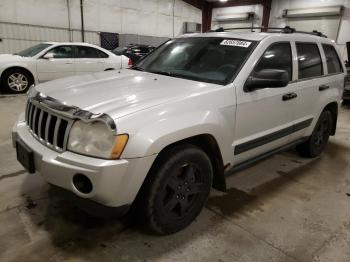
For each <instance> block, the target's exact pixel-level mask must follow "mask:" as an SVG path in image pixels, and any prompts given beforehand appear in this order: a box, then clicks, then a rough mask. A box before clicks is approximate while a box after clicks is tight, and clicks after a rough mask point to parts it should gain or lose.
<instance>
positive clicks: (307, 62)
mask: <svg viewBox="0 0 350 262" xmlns="http://www.w3.org/2000/svg"><path fill="white" fill-rule="evenodd" d="M296 48H297V53H298V65H299V70H298V78H299V79H305V78H312V77H318V76H322V75H323V67H322V59H321V54H320V51H319V49H318V45H317V44H316V43H296Z"/></svg>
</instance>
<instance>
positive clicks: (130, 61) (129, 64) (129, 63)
mask: <svg viewBox="0 0 350 262" xmlns="http://www.w3.org/2000/svg"><path fill="white" fill-rule="evenodd" d="M128 66H132V60H131V59H130V58H129V61H128Z"/></svg>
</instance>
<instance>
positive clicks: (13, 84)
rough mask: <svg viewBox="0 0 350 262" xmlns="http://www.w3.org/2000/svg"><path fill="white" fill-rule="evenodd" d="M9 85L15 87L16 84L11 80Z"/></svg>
mask: <svg viewBox="0 0 350 262" xmlns="http://www.w3.org/2000/svg"><path fill="white" fill-rule="evenodd" d="M8 85H9V87H15V86H16V84H15V83H14V82H10V83H8Z"/></svg>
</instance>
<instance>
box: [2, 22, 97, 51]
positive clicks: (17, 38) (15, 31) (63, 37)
mask: <svg viewBox="0 0 350 262" xmlns="http://www.w3.org/2000/svg"><path fill="white" fill-rule="evenodd" d="M0 38H1V39H2V41H1V42H0V53H15V52H18V51H20V50H23V49H25V48H27V47H30V46H32V45H35V44H37V43H40V42H45V41H57V42H69V41H70V39H71V40H72V41H75V42H80V41H81V31H80V30H72V31H69V30H68V29H67V28H59V27H49V26H38V25H28V24H19V23H7V22H0ZM85 42H87V43H91V44H95V45H100V35H99V32H94V31H85Z"/></svg>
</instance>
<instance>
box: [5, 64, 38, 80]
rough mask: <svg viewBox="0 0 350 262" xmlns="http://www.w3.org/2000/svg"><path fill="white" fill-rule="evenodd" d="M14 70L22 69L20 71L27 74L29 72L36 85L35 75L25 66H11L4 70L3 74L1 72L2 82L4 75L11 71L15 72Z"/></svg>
mask: <svg viewBox="0 0 350 262" xmlns="http://www.w3.org/2000/svg"><path fill="white" fill-rule="evenodd" d="M13 69H20V70H23V71H25V72H27V73H28V74H29V76H30V77H31V78H32V81H33V83H35V77H34V74H33V72H32V71H30V70H29V69H28V68H25V67H23V66H10V67H8V68H6V69H4V70H3V71H2V72H1V75H0V81H2V78H3V76H4V74H5V73H6V72H7V71H9V70H13Z"/></svg>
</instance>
